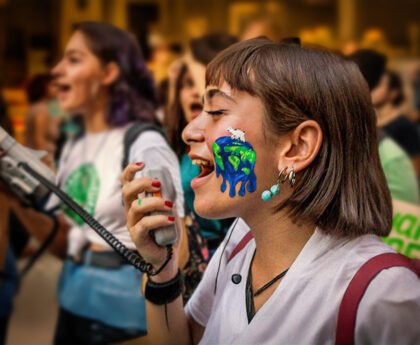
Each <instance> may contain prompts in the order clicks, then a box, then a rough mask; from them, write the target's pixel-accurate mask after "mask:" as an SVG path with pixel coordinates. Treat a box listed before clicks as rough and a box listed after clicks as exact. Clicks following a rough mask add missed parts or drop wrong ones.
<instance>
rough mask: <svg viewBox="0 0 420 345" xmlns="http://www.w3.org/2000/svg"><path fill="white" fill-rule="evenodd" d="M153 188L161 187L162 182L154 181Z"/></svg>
mask: <svg viewBox="0 0 420 345" xmlns="http://www.w3.org/2000/svg"><path fill="white" fill-rule="evenodd" d="M152 186H153V187H160V181H153V182H152Z"/></svg>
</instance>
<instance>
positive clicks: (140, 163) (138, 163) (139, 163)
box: [136, 162, 144, 167]
mask: <svg viewBox="0 0 420 345" xmlns="http://www.w3.org/2000/svg"><path fill="white" fill-rule="evenodd" d="M136 165H137V166H138V167H140V166H142V165H144V163H143V162H137V163H136Z"/></svg>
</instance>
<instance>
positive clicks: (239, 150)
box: [212, 127, 257, 198]
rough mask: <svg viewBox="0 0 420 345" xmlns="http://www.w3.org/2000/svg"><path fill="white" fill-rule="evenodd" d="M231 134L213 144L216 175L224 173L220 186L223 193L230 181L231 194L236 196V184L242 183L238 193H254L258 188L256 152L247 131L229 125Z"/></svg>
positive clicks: (242, 194) (243, 194) (241, 194)
mask: <svg viewBox="0 0 420 345" xmlns="http://www.w3.org/2000/svg"><path fill="white" fill-rule="evenodd" d="M227 131H228V132H229V133H230V134H231V136H230V137H229V136H224V137H220V138H218V139H217V140H216V141H215V142H214V143H213V145H212V149H213V154H214V159H215V162H216V176H217V177H219V176H220V175H222V178H223V181H222V185H221V187H220V190H221V192H222V193H224V192H225V191H226V188H227V183H229V196H230V197H231V198H233V197H235V196H236V186H237V185H238V184H239V183H240V184H241V185H240V188H239V191H238V194H239V195H240V196H245V194H246V192H248V193H253V192H255V190H256V189H257V176H256V175H255V172H254V168H255V160H256V153H255V151H254V149H253V147H252V145H251V144H250V143H249V142H247V141H245V133H244V132H243V131H241V130H240V129H233V128H232V127H229V128H228V129H227Z"/></svg>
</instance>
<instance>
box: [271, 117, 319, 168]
mask: <svg viewBox="0 0 420 345" xmlns="http://www.w3.org/2000/svg"><path fill="white" fill-rule="evenodd" d="M322 138H323V136H322V130H321V127H320V126H319V124H318V122H316V121H313V120H307V121H304V122H302V123H301V124H300V125H299V126H297V127H296V128H295V129H294V130H293V131H292V132H290V133H289V135H288V140H287V145H284V146H283V150H282V152H280V156H281V159H280V160H279V166H278V169H279V171H281V170H282V169H284V168H285V167H286V166H287V167H288V168H292V167H293V168H294V170H295V172H298V171H301V170H303V169H305V168H306V167H307V166H309V165H310V164H311V163H312V162H313V161H314V159H315V158H316V156H317V155H318V152H319V149H320V148H321V144H322Z"/></svg>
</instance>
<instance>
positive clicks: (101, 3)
mask: <svg viewBox="0 0 420 345" xmlns="http://www.w3.org/2000/svg"><path fill="white" fill-rule="evenodd" d="M419 13H420V1H418V0H399V1H392V0H369V1H364V0H277V1H273V0H267V1H264V0H244V1H240V0H0V71H1V72H0V73H1V74H0V81H2V82H3V83H5V84H8V85H13V84H19V83H20V82H21V81H22V79H23V78H24V77H27V76H28V75H33V74H35V73H38V72H44V71H45V70H46V69H47V68H49V67H50V65H51V64H52V63H53V62H54V61H55V60H56V59H57V57H58V56H59V54H60V52H61V51H62V49H63V47H64V45H65V42H66V41H67V39H68V37H69V36H70V34H71V30H72V26H73V24H74V23H76V22H78V21H83V20H101V21H106V22H110V23H113V24H115V25H117V26H119V27H122V28H125V29H129V30H131V31H132V32H133V33H134V34H136V36H137V37H138V39H139V41H140V43H141V44H142V46H143V48H144V50H145V53H146V56H147V57H148V58H150V51H151V50H152V49H153V48H154V46H156V45H159V44H163V43H165V44H179V45H181V46H182V45H184V44H185V43H186V42H187V40H188V39H189V38H191V37H193V36H197V35H201V34H203V33H205V32H214V31H227V32H229V33H232V34H239V35H240V34H242V33H244V31H248V32H245V34H246V35H248V36H249V35H250V34H252V33H255V34H258V33H265V34H268V35H271V36H273V38H274V39H276V38H278V37H280V36H298V35H299V36H301V37H302V38H303V40H306V41H309V42H312V43H319V44H323V45H327V46H329V47H332V48H338V49H341V48H343V47H344V46H345V45H347V46H348V47H351V45H352V44H353V45H358V46H359V45H364V46H367V45H370V46H375V47H376V48H378V49H381V50H384V49H385V50H388V53H390V54H391V55H392V54H397V55H398V54H400V55H401V54H403V55H406V56H418V55H419V54H420V16H419Z"/></svg>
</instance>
